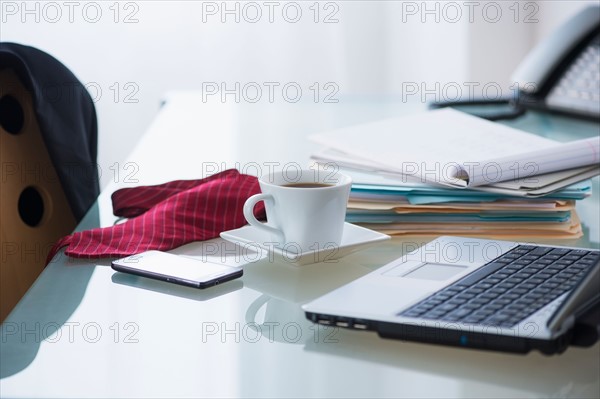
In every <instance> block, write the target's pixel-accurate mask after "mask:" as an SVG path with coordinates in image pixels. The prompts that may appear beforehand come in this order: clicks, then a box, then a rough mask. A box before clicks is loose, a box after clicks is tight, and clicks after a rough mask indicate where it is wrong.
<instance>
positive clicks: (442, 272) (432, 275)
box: [402, 263, 467, 281]
mask: <svg viewBox="0 0 600 399" xmlns="http://www.w3.org/2000/svg"><path fill="white" fill-rule="evenodd" d="M466 268H467V266H457V265H444V264H440V263H425V264H423V265H422V266H419V267H417V268H416V269H413V270H411V271H409V272H408V273H406V274H405V275H403V276H402V277H407V278H418V279H422V280H437V281H442V280H447V279H449V278H450V277H452V276H455V275H456V274H458V273H460V272H462V271H464V270H465V269H466Z"/></svg>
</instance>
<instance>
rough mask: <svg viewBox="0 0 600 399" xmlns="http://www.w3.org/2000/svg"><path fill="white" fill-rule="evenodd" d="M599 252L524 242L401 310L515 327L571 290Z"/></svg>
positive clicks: (409, 314) (434, 317) (420, 315)
mask: <svg viewBox="0 0 600 399" xmlns="http://www.w3.org/2000/svg"><path fill="white" fill-rule="evenodd" d="M599 256H600V255H599V253H598V252H597V251H586V250H580V249H566V248H548V247H537V246H532V245H519V246H518V247H516V248H513V249H512V250H510V251H509V252H507V253H505V254H503V255H502V256H500V257H499V258H497V259H494V260H493V261H491V262H490V263H488V264H486V265H484V266H482V267H480V268H479V269H477V270H476V271H474V272H473V273H471V274H469V275H467V276H465V277H464V278H462V279H460V280H458V281H456V282H455V283H453V284H451V285H449V286H448V287H446V288H444V289H443V290H440V291H438V292H436V293H435V294H433V295H432V296H430V297H428V298H426V299H424V300H422V301H421V302H419V303H417V304H416V305H414V306H412V307H410V308H409V309H407V310H405V311H403V312H401V313H400V314H399V315H400V316H406V317H418V318H422V319H429V320H441V321H446V322H461V323H474V324H485V325H494V326H499V327H512V326H514V325H515V324H518V323H519V322H520V321H521V320H524V319H525V318H527V317H529V316H530V315H532V314H533V313H535V312H536V311H538V310H539V309H541V308H542V307H544V306H546V305H547V304H549V303H550V302H552V301H553V300H555V299H556V298H558V297H559V296H560V295H562V294H564V293H565V292H567V291H569V290H571V289H572V288H573V287H574V286H575V285H576V284H577V282H578V281H579V280H580V279H581V278H583V276H584V275H585V272H586V271H587V270H588V269H589V268H590V267H593V266H594V264H595V263H596V262H597V260H598V257H599Z"/></svg>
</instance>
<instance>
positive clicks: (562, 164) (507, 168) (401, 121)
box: [310, 108, 600, 187]
mask: <svg viewBox="0 0 600 399" xmlns="http://www.w3.org/2000/svg"><path fill="white" fill-rule="evenodd" d="M310 139H311V140H312V141H314V142H317V143H319V144H321V145H323V146H325V147H328V148H330V149H333V150H335V152H338V153H340V152H341V154H339V155H340V156H342V157H343V158H344V159H345V161H346V162H350V163H352V164H353V165H354V166H359V167H361V168H362V169H365V170H372V171H378V172H384V173H393V174H399V175H403V176H410V177H411V180H413V181H415V180H418V181H422V182H426V183H436V184H441V185H446V186H452V187H475V186H482V185H492V184H495V183H498V182H501V181H509V180H517V181H526V180H527V179H528V178H531V176H536V175H540V174H546V173H550V172H555V171H562V170H567V169H573V168H578V167H582V166H587V165H594V164H598V162H599V160H600V158H599V154H600V137H593V138H590V139H585V140H578V141H574V142H570V143H564V144H563V143H558V142H556V141H554V140H550V139H547V138H544V137H541V136H537V135H534V134H530V133H526V132H523V131H521V130H517V129H513V128H511V127H508V126H505V125H501V124H498V123H493V122H489V121H486V120H484V119H481V118H477V117H474V116H471V115H468V114H465V113H462V112H459V111H455V110H452V109H449V108H447V109H441V110H435V111H429V112H425V113H420V114H415V115H409V116H404V117H399V118H390V119H384V120H381V121H377V122H372V123H368V124H362V125H356V126H351V127H347V128H342V129H337V130H333V131H330V132H325V133H320V134H315V135H312V136H311V137H310Z"/></svg>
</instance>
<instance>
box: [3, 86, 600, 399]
mask: <svg viewBox="0 0 600 399" xmlns="http://www.w3.org/2000/svg"><path fill="white" fill-rule="evenodd" d="M420 108H422V106H421V105H416V106H411V105H410V104H402V103H401V102H399V101H393V100H386V101H383V100H381V101H372V100H371V101H361V100H358V99H346V100H343V99H340V102H339V103H338V104H313V103H297V104H267V105H264V104H263V105H261V104H236V103H233V104H222V103H219V104H210V103H205V102H202V98H201V96H200V95H199V94H197V93H171V94H169V95H168V96H167V97H166V102H165V105H164V106H163V107H162V109H161V111H160V112H159V113H158V115H157V117H156V119H155V121H154V122H153V124H152V125H151V127H150V128H149V129H148V131H147V132H146V134H145V136H144V137H143V139H142V140H141V141H140V143H139V145H138V147H137V148H136V149H135V150H134V151H133V152H132V154H131V156H130V157H129V159H128V162H135V163H136V164H137V166H138V169H137V170H138V172H137V174H136V175H135V179H136V180H137V182H135V183H129V182H127V181H119V182H116V183H111V185H110V186H109V187H106V188H105V189H104V190H103V192H102V193H101V195H100V197H99V198H98V201H97V203H96V204H95V205H94V207H93V208H92V210H91V211H90V213H89V214H88V215H87V216H86V218H84V220H83V221H82V222H81V224H80V225H79V226H78V230H83V229H87V228H91V227H96V226H110V225H112V224H113V223H114V222H115V220H116V218H115V217H114V216H113V215H112V209H111V204H110V194H111V193H112V192H113V191H114V190H116V189H117V188H121V187H130V186H135V185H141V184H156V183H161V182H164V181H168V180H175V179H193V178H198V177H201V176H203V175H207V174H209V173H214V172H215V171H216V170H222V169H226V168H229V167H238V168H239V169H241V170H242V171H243V172H246V173H251V174H261V173H262V172H265V171H266V169H265V168H266V167H268V166H269V165H276V164H277V165H279V167H281V166H282V165H285V164H286V163H292V162H293V163H297V164H300V165H306V164H307V163H308V162H309V154H310V153H311V152H312V151H313V150H314V149H316V147H314V145H313V144H311V143H310V142H308V141H307V140H306V136H308V135H309V134H311V133H315V132H317V131H321V130H327V129H331V128H335V127H341V126H346V125H351V124H355V123H360V122H368V121H372V120H375V119H379V118H383V117H389V116H395V115H398V114H402V113H408V112H414V111H415V110H418V109H420ZM507 123H509V124H510V125H511V126H515V127H518V128H522V129H524V130H527V131H532V132H534V133H537V134H541V135H544V136H547V137H551V138H555V139H558V140H574V139H577V138H583V137H589V136H592V135H594V134H598V126H597V125H595V124H593V123H589V122H578V121H572V120H569V119H567V118H562V117H552V116H547V115H541V114H535V113H528V114H527V115H526V116H525V117H524V118H522V119H518V120H514V121H510V122H507ZM598 189H599V187H598V178H595V179H594V180H593V190H594V194H593V196H592V197H591V198H588V199H586V200H584V201H581V202H580V204H578V213H579V215H580V217H581V219H582V220H583V224H584V229H585V236H584V237H583V238H582V239H581V240H578V241H577V242H562V243H563V244H566V245H572V246H583V247H591V248H598V246H599V241H600V239H599V228H600V210H599V208H600V206H599V200H598V199H599V196H598ZM421 243H423V242H421V240H410V239H409V238H404V239H402V240H399V239H393V240H390V241H388V242H385V243H382V244H380V245H377V246H373V247H369V248H367V249H365V250H363V251H359V252H356V253H353V254H351V255H349V256H347V257H344V258H342V259H339V261H336V262H330V263H320V264H313V265H306V266H303V267H295V266H293V265H290V264H286V263H285V262H284V261H271V260H270V259H269V258H268V257H265V256H264V254H260V253H253V252H252V251H247V250H243V249H240V248H238V247H236V246H235V245H234V244H232V243H228V242H226V241H223V240H221V239H214V240H210V241H208V242H203V243H192V244H188V245H185V246H183V247H180V248H177V249H176V250H174V251H172V252H174V253H177V254H185V255H188V256H195V257H214V258H216V259H219V260H221V259H224V260H225V261H226V262H232V263H236V264H239V263H248V264H247V265H246V266H245V270H244V276H243V277H242V278H241V279H240V280H239V281H232V282H229V283H227V284H223V285H221V286H219V287H216V288H215V289H210V290H206V291H205V292H199V291H198V290H194V289H192V288H187V287H179V286H174V285H171V284H168V283H164V282H159V281H153V280H146V279H143V278H138V277H135V276H126V275H120V274H118V273H115V272H114V271H113V270H112V269H111V268H110V266H109V265H110V261H109V260H97V261H87V260H75V259H69V258H67V257H65V256H64V255H63V254H62V253H61V254H59V255H58V256H57V258H55V259H54V261H53V262H51V263H50V264H49V265H48V267H47V268H46V269H45V270H44V272H43V273H42V275H41V276H40V277H39V279H38V280H37V281H36V283H35V284H34V286H33V287H32V288H31V289H30V290H29V292H28V293H27V294H26V296H25V297H24V298H23V300H22V301H21V302H20V303H19V304H18V305H17V307H16V308H15V309H14V311H13V312H12V313H11V314H10V315H9V317H8V318H7V319H6V320H5V322H4V323H3V324H2V341H1V342H0V345H1V357H0V366H1V367H0V376H1V378H2V379H1V380H0V395H1V396H3V397H5V396H10V397H16V396H21V397H37V396H43V397H49V396H54V397H56V396H59V397H87V396H96V397H127V396H137V397H168V396H177V397H183V396H194V397H216V396H228V397H231V396H244V397H248V396H249V397H256V396H260V397H265V396H276V397H308V396H311V397H312V396H319V397H323V396H342V397H357V396H359V397H365V396H368V397H376V396H388V397H389V396H392V397H417V396H418V397H424V396H425V397H519V398H521V397H598V396H600V382H599V375H600V346H599V345H598V344H596V345H595V346H594V347H592V348H588V349H580V348H570V349H568V350H567V352H565V353H564V354H563V355H560V356H554V357H546V356H544V355H541V354H540V353H535V352H533V353H530V354H528V355H526V356H520V355H509V354H503V353H493V352H484V351H476V350H465V349H456V348H448V347H442V346H433V345H425V344H415V343H408V342H403V341H393V340H385V339H381V338H379V337H378V336H377V335H376V334H374V333H371V332H356V331H349V330H344V329H339V328H333V327H325V326H319V325H314V324H311V323H309V322H308V321H307V320H305V318H304V315H303V312H302V311H301V309H300V305H301V304H303V303H305V302H307V301H310V300H311V299H314V298H316V297H318V296H320V295H323V294H324V293H326V292H328V291H330V290H332V289H334V288H336V287H339V286H340V285H343V284H345V283H347V282H350V281H352V280H354V279H356V278H358V277H360V276H362V275H364V274H366V273H368V272H369V271H371V270H373V269H375V268H377V267H379V266H382V265H383V264H385V263H386V262H388V261H390V260H392V259H394V258H396V257H398V256H400V255H402V253H403V251H405V250H406V249H407V248H413V247H414V245H415V244H421ZM553 243H554V244H556V242H553ZM559 244H560V242H559Z"/></svg>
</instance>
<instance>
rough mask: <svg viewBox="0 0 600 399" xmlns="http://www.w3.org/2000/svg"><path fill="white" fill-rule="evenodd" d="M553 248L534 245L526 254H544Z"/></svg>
mask: <svg viewBox="0 0 600 399" xmlns="http://www.w3.org/2000/svg"><path fill="white" fill-rule="evenodd" d="M552 249H553V248H548V247H535V248H534V249H533V250H532V251H531V252H529V254H528V255H546V254H547V253H548V252H550V251H552Z"/></svg>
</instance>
